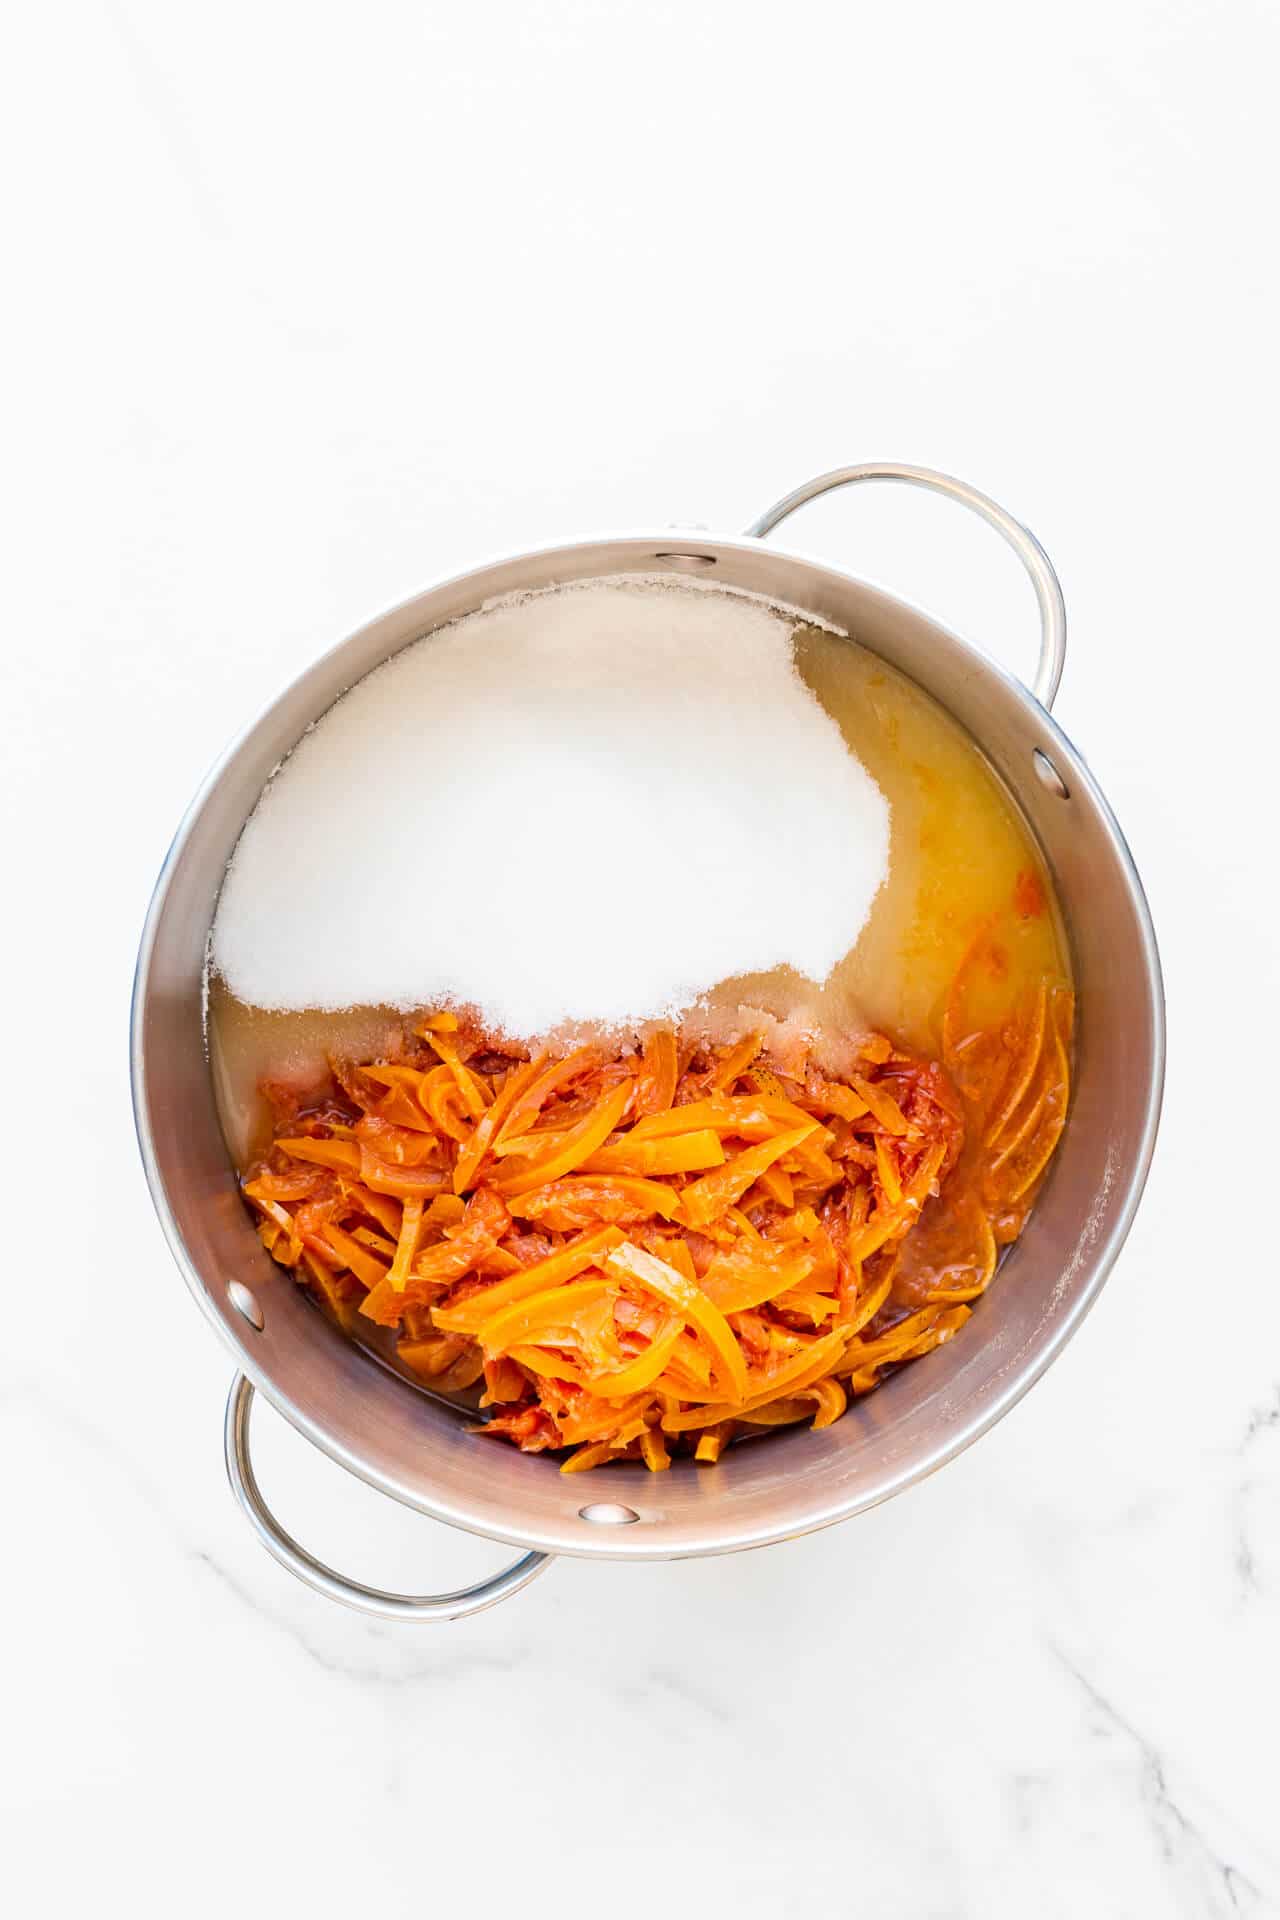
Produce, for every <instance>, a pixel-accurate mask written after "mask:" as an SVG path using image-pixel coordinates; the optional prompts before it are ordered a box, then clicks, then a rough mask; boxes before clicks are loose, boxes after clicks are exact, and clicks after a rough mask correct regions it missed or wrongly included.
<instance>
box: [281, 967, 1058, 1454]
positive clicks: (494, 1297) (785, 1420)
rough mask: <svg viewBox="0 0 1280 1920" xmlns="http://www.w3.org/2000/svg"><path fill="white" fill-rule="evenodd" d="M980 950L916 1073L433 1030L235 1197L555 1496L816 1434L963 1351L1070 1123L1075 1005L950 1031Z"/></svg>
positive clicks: (306, 1129) (286, 1115)
mask: <svg viewBox="0 0 1280 1920" xmlns="http://www.w3.org/2000/svg"><path fill="white" fill-rule="evenodd" d="M990 937H991V934H990V930H989V929H979V931H978V934H977V935H976V936H975V941H974V945H973V947H972V948H971V950H970V953H969V955H968V956H966V961H965V966H964V968H962V970H961V975H960V977H959V978H958V980H957V983H956V986H955V988H954V989H953V991H952V995H951V997H950V999H949V1001H948V1004H947V1007H946V1009H945V1014H944V1019H943V1059H942V1061H941V1062H934V1061H930V1060H927V1059H923V1058H921V1057H920V1056H918V1055H915V1054H912V1053H910V1052H908V1051H907V1050H905V1049H902V1048H899V1047H895V1046H894V1045H893V1043H892V1042H891V1041H890V1040H889V1039H887V1038H886V1037H885V1036H883V1035H873V1036H870V1037H869V1038H868V1039H867V1040H866V1041H865V1042H864V1043H863V1045H862V1047H861V1050H860V1054H859V1057H858V1059H857V1061H856V1070H854V1071H852V1072H850V1073H849V1074H848V1076H847V1077H846V1078H843V1079H833V1078H831V1077H830V1076H829V1075H826V1074H822V1073H819V1072H817V1071H816V1070H815V1069H813V1068H812V1067H811V1066H808V1067H805V1066H803V1065H802V1066H801V1067H800V1069H799V1073H800V1076H801V1077H797V1066H796V1062H795V1059H794V1057H791V1058H789V1059H788V1062H787V1071H785V1072H784V1071H783V1070H782V1068H781V1067H780V1066H778V1065H776V1064H775V1063H773V1062H771V1061H770V1060H769V1059H768V1057H767V1056H766V1055H765V1054H764V1052H763V1051H762V1048H761V1045H760V1043H759V1040H758V1037H757V1036H755V1035H751V1036H749V1037H748V1038H747V1039H746V1040H744V1041H742V1042H741V1043H739V1044H737V1045H735V1046H733V1047H722V1048H715V1047H710V1046H707V1045H705V1044H702V1045H698V1044H695V1043H692V1042H690V1041H688V1040H686V1039H684V1038H683V1037H682V1036H681V1035H680V1034H679V1033H677V1032H675V1031H672V1030H670V1029H664V1030H660V1031H658V1032H656V1033H652V1034H650V1035H649V1037H648V1038H647V1039H646V1041H645V1042H644V1045H643V1047H642V1049H641V1050H640V1052H639V1053H638V1054H614V1055H612V1056H610V1055H609V1054H608V1053H607V1051H606V1050H605V1049H603V1048H601V1047H599V1046H592V1047H581V1048H579V1049H577V1051H576V1052H574V1053H571V1054H568V1055H566V1056H564V1057H563V1058H560V1059H553V1058H552V1057H551V1056H550V1054H549V1053H548V1052H545V1051H544V1052H542V1053H539V1054H536V1055H535V1056H534V1057H532V1058H525V1057H523V1056H520V1055H518V1054H515V1053H512V1052H511V1051H510V1050H504V1048H503V1047H502V1046H501V1045H500V1044H498V1043H496V1042H494V1041H493V1040H492V1039H491V1038H488V1037H486V1036H484V1035H482V1034H480V1033H478V1032H476V1031H474V1030H472V1029H470V1028H469V1027H468V1026H467V1025H466V1023H465V1022H464V1021H459V1020H457V1019H455V1018H454V1017H453V1016H447V1017H446V1016H445V1015H443V1014H442V1015H433V1016H430V1017H428V1018H427V1019H425V1020H423V1021H420V1022H419V1023H418V1025H417V1027H416V1029H414V1033H416V1035H417V1039H416V1040H415V1038H414V1037H413V1034H411V1033H407V1034H406V1037H405V1041H404V1044H403V1046H402V1047H401V1049H400V1051H399V1052H398V1053H397V1054H396V1057H395V1059H394V1060H392V1061H375V1062H372V1063H369V1064H368V1065H366V1066H363V1067H359V1068H357V1067H352V1068H350V1069H341V1070H339V1069H335V1071H336V1072H337V1075H338V1084H337V1086H336V1088H335V1091H334V1092H333V1094H332V1095H331V1096H328V1097H325V1098H324V1099H322V1100H320V1102H319V1103H318V1104H317V1105H314V1106H312V1107H311V1108H309V1109H307V1110H305V1111H304V1110H298V1111H294V1112H287V1111H286V1112H283V1113H281V1114H280V1116H279V1118H278V1123H277V1127H276V1137H275V1139H274V1142H273V1145H272V1147H271V1150H270V1152H269V1154H268V1155H267V1157H266V1159H265V1160H263V1161H261V1162H259V1163H258V1164H257V1165H255V1166H254V1167H252V1168H250V1169H249V1171H248V1173H247V1174H246V1177H245V1180H244V1183H243V1191H244V1194H245V1198H246V1200H247V1201H248V1202H249V1203H250V1204H251V1206H252V1207H253V1208H254V1210H255V1212H256V1214H257V1215H258V1216H259V1221H260V1224H259V1234H260V1237H261V1238H262V1240H263V1244H264V1246H265V1247H266V1249H267V1251H268V1252H269V1253H270V1255H271V1257H272V1258H273V1259H274V1260H275V1261H277V1262H278V1263H279V1264H280V1265H283V1266H285V1267H287V1268H289V1269H290V1270H291V1271H292V1272H293V1273H294V1275H295V1276H296V1278H297V1279H298V1281H299V1282H300V1283H301V1284H303V1285H305V1286H307V1287H308V1288H309V1289H310V1290H311V1291H312V1293H313V1294H314V1295H315V1296H316V1298H317V1300H318V1301H319V1302H320V1303H321V1304H322V1305H323V1306H324V1307H325V1309H326V1310H327V1311H328V1312H330V1313H331V1314H332V1315H333V1317H334V1318H335V1319H336V1320H337V1321H338V1322H339V1323H340V1324H341V1325H342V1326H343V1327H344V1328H345V1329H346V1330H347V1331H348V1332H350V1331H352V1330H353V1329H354V1328H355V1327H357V1326H358V1325H360V1324H364V1325H365V1326H368V1324H369V1323H370V1322H373V1323H375V1324H376V1325H378V1326H381V1327H384V1328H386V1329H388V1330H389V1331H390V1335H391V1337H392V1338H393V1339H394V1340H395V1341H396V1343H397V1344H396V1353H397V1356H398V1358H399V1361H400V1363H401V1364H402V1365H403V1367H404V1368H405V1369H406V1370H407V1371H408V1372H409V1373H410V1374H411V1375H412V1376H413V1377H414V1378H416V1379H418V1380H420V1381H422V1383H423V1384H424V1385H427V1386H429V1387H430V1388H431V1389H432V1390H433V1391H436V1392H444V1393H459V1392H466V1391H469V1390H471V1389H472V1388H473V1387H474V1388H476V1389H477V1390H478V1391H479V1398H480V1405H481V1407H482V1408H484V1409H486V1410H487V1411H488V1414H489V1418H488V1420H487V1422H486V1424H485V1425H484V1426H483V1427H482V1428H481V1429H479V1430H480V1431H482V1432H484V1433H487V1434H490V1435H492V1436H495V1437H500V1438H505V1439H508V1440H510V1441H512V1442H513V1443H514V1444H516V1445H517V1446H520V1447H522V1448H524V1449H526V1450H528V1451H541V1450H544V1449H546V1448H552V1449H575V1451H573V1452H571V1453H569V1454H568V1456H567V1457H566V1458H565V1460H564V1463H563V1470H564V1471H565V1472H581V1471H584V1470H586V1469H588V1468H591V1467H594V1466H597V1465H600V1464H603V1463H605V1462H607V1461H621V1460H635V1461H640V1462H643V1463H644V1464H645V1465H646V1466H647V1467H649V1469H650V1470H652V1471H663V1470H665V1469H666V1468H667V1467H668V1466H669V1465H670V1463H671V1459H672V1455H673V1454H675V1455H683V1456H685V1457H686V1458H691V1459H693V1460H695V1461H697V1462H701V1463H703V1464H706V1465H710V1464H713V1463H714V1462H715V1461H716V1460H718V1459H719V1458H721V1456H722V1454H723V1450H724V1448H725V1447H726V1446H728V1445H729V1444H730V1443H731V1442H732V1441H733V1440H734V1439H735V1438H738V1437H741V1436H746V1435H749V1434H751V1433H759V1432H763V1431H766V1430H768V1429H770V1428H772V1427H775V1426H777V1427H780V1426H785V1425H788V1424H792V1423H794V1422H796V1421H800V1420H809V1421H811V1422H812V1424H813V1425H815V1426H826V1425H829V1424H831V1423H832V1422H834V1421H836V1420H838V1419H840V1418H841V1416H842V1415H843V1413H844V1411H845V1408H846V1406H847V1404H848V1402H849V1401H850V1399H852V1398H856V1397H857V1396H859V1395H861V1394H863V1393H866V1392H868V1391H870V1389H871V1388H873V1387H874V1386H875V1385H877V1384H878V1382H879V1381H880V1380H881V1379H882V1378H883V1377H884V1374H885V1372H886V1370H888V1369H892V1368H895V1367H898V1366H901V1365H902V1364H904V1363H905V1362H907V1361H910V1360H912V1359H914V1358H918V1357H919V1356H920V1355H922V1354H924V1353H927V1352H929V1351H931V1350H932V1349H933V1348H934V1347H936V1346H939V1345H941V1344H942V1343H943V1342H944V1341H946V1340H948V1339H950V1338H951V1337H952V1336H953V1335H954V1333H955V1332H957V1331H958V1329H959V1328H960V1327H961V1326H962V1325H963V1324H964V1322H965V1320H966V1319H967V1318H968V1316H969V1313H970V1311H971V1309H972V1305H973V1303H974V1302H975V1301H976V1300H977V1299H978V1298H980V1296H981V1294H982V1293H983V1292H984V1291H985V1289H986V1288H987V1287H988V1286H989V1285H990V1283H991V1281H992V1279H993V1278H994V1275H995V1272H996V1269H997V1265H998V1261H999V1256H1000V1248H1001V1247H1002V1246H1004V1245H1007V1244H1008V1242H1009V1241H1010V1240H1011V1239H1013V1238H1014V1237H1016V1234H1017V1233H1018V1232H1019V1231H1020V1229H1021V1226H1022V1224H1023V1222H1024V1221H1025V1218H1026V1215H1027V1212H1028V1211H1029V1209H1030V1206H1031V1204H1032V1201H1033V1200H1034V1197H1035V1194H1036V1192H1037V1190H1038V1187H1039V1185H1040V1182H1041V1180H1042V1179H1043V1177H1044V1174H1045V1171H1046V1169H1047V1166H1048V1164H1049V1161H1050V1159H1051V1157H1052V1154H1053V1151H1054V1148H1055V1146H1056V1144H1057V1141H1058V1139H1059V1137H1060V1135H1061V1132H1062V1128H1063V1126H1064V1125H1065V1121H1066V1114H1067V1102H1068V1096H1069V1088H1070V1069H1069V1061H1070V1048H1071V1034H1072V1019H1073V1000H1072V996H1071V993H1070V991H1069V989H1068V988H1067V987H1066V985H1065V984H1064V983H1061V982H1059V981H1056V980H1046V981H1042V982H1038V983H1037V984H1036V986H1035V988H1034V990H1033V991H1031V992H1029V993H1028V994H1027V996H1026V997H1025V999H1024V1000H1023V1001H1021V1002H1019V1003H1018V1004H1017V1005H1016V1006H1015V1007H1014V1008H1013V1009H1012V1010H1011V1012H1010V1013H1009V1014H1008V1016H1007V1018H1006V1019H1005V1020H1004V1021H1003V1022H1002V1023H1001V1024H1000V1025H999V1026H998V1027H994V1028H986V1029H982V1028H978V1027H975V1026H974V1025H973V1024H972V1022H971V1021H970V1020H969V1019H968V1018H967V1013H966V998H967V989H966V975H967V972H968V971H969V970H971V969H973V968H975V967H977V966H978V965H980V963H981V958H982V942H983V940H984V939H989V938H990ZM472 1404H473V1405H474V1404H475V1402H474V1400H473V1401H472Z"/></svg>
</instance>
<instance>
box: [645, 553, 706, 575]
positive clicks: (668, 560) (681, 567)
mask: <svg viewBox="0 0 1280 1920" xmlns="http://www.w3.org/2000/svg"><path fill="white" fill-rule="evenodd" d="M653 557H654V559H655V560H661V562H662V564H663V566H665V567H672V568H674V569H675V571H676V572H677V573H705V572H706V571H707V569H708V568H709V567H714V566H715V564H716V556H715V554H714V553H655V554H654V556H653Z"/></svg>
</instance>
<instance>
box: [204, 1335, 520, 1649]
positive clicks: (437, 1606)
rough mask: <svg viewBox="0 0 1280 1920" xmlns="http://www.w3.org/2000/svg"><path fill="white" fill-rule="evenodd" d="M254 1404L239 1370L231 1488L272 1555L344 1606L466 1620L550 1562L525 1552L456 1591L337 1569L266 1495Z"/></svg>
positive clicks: (234, 1385)
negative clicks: (408, 1586) (252, 1437)
mask: <svg viewBox="0 0 1280 1920" xmlns="http://www.w3.org/2000/svg"><path fill="white" fill-rule="evenodd" d="M252 1405H253V1384H252V1382H251V1381H249V1380H246V1378H245V1376H244V1375H243V1374H242V1373H238V1374H237V1375H236V1377H235V1379H234V1380H233V1381H232V1382H231V1392H230V1394H229V1395H228V1398H227V1419H226V1426H225V1430H224V1431H225V1440H226V1452H227V1476H228V1478H229V1479H230V1481H231V1490H232V1492H233V1493H234V1494H235V1496H236V1499H237V1500H238V1501H239V1502H240V1505H241V1506H242V1507H243V1508H244V1510H245V1512H246V1514H247V1515H248V1516H249V1523H250V1525H251V1526H252V1528H253V1530H254V1532H255V1533H256V1534H257V1536H258V1538H259V1540H261V1542H262V1544H263V1546H264V1547H265V1548H266V1550H267V1552H268V1553H269V1554H270V1555H271V1557H272V1559H273V1560H278V1561H279V1562H280V1565H281V1566H282V1567H287V1568H288V1570H289V1572H290V1573H292V1574H295V1575H296V1576H297V1578H298V1579H299V1580H302V1581H304V1582H305V1583H306V1585H307V1586H309V1587H314V1588H315V1591H316V1592H317V1593H323V1594H324V1595H325V1596H326V1597H327V1598H328V1599H330V1600H339V1601H341V1603H342V1605H343V1606H344V1607H355V1608H356V1609H357V1610H358V1611H359V1612H361V1613H372V1614H376V1615H377V1617H378V1618H379V1619H380V1620H462V1619H464V1618H465V1617H466V1615H467V1614H469V1613H483V1612H484V1610H485V1608H486V1607H496V1606H497V1604H498V1602H499V1600H509V1599H510V1597H511V1595H512V1594H513V1593H519V1591H520V1589H521V1588H522V1587H527V1586H528V1584H529V1582H530V1581H531V1580H536V1579H537V1577H538V1575H539V1574H540V1573H542V1572H543V1571H544V1569H545V1568H546V1567H548V1566H549V1565H550V1563H551V1559H552V1555H551V1554H549V1553H526V1554H524V1555H522V1557H521V1558H520V1559H519V1560H517V1561H515V1562H514V1563H513V1564H512V1565H511V1566H509V1567H504V1568H503V1570H502V1572H501V1573H495V1574H493V1575H492V1576H491V1577H490V1578H489V1579H488V1580H481V1581H480V1582H479V1583H478V1584H477V1585H476V1586H474V1587H462V1588H460V1589H459V1591H458V1592H457V1593H424V1594H405V1593H386V1592H384V1591H383V1589H382V1588H381V1587H366V1586H364V1585H362V1584H361V1582H360V1581H359V1580H349V1579H348V1578H347V1577H346V1575H345V1574H341V1573H335V1572H334V1570H333V1568H332V1567H326V1566H325V1564H324V1562H323V1560H316V1559H314V1558H313V1557H312V1555H311V1554H309V1553H308V1552H307V1550H306V1548H305V1547H300V1546H299V1545H298V1542H297V1541H296V1540H295V1539H294V1538H293V1537H292V1535H291V1534H288V1533H286V1532H285V1530H284V1528H283V1527H282V1526H281V1525H280V1522H279V1521H278V1520H277V1519H276V1517H275V1515H274V1514H273V1513H272V1511H271V1509H270V1507H268V1505H267V1503H266V1501H265V1500H264V1499H263V1497H262V1492H261V1489H260V1488H259V1486H258V1482H257V1480H256V1478H255V1477H254V1471H253V1462H252V1461H251V1460H250V1458H249V1409H250V1407H251V1406H252Z"/></svg>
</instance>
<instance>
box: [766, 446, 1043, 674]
mask: <svg viewBox="0 0 1280 1920" xmlns="http://www.w3.org/2000/svg"><path fill="white" fill-rule="evenodd" d="M859 480H898V481H902V482H904V483H905V484H906V485H907V486H909V487H927V488H928V489H929V491H930V492H931V493H942V494H946V495H947V497H948V498H949V499H952V500H958V501H959V502H960V504H961V506H964V507H969V508H970V509H971V510H972V511H973V512H974V513H977V514H980V515H981V516H982V518H983V519H984V520H985V521H986V522H987V523H988V525H990V526H993V527H994V528H995V530H996V532H997V533H999V534H1002V535H1003V536H1004V538H1005V539H1006V540H1007V541H1008V542H1009V545H1010V546H1011V547H1012V548H1013V550H1014V552H1015V553H1016V554H1017V556H1018V558H1019V560H1021V562H1022V564H1023V566H1024V567H1025V568H1026V570H1027V572H1028V574H1029V575H1030V576H1031V584H1032V586H1033V587H1034V588H1035V590H1036V599H1037V601H1038V602H1039V604H1040V658H1039V661H1038V662H1037V664H1036V675H1035V679H1034V680H1033V681H1032V683H1031V692H1032V694H1033V695H1034V696H1035V698H1036V699H1037V700H1038V701H1039V702H1040V705H1041V706H1042V707H1044V708H1045V709H1046V710H1048V709H1049V708H1051V707H1052V706H1053V702H1054V696H1055V695H1056V693H1057V691H1058V682H1059V681H1060V680H1061V678H1062V667H1063V662H1064V661H1065V659H1066V656H1067V608H1066V603H1065V601H1064V600H1063V598H1062V587H1061V585H1060V584H1059V581H1058V576H1057V574H1056V573H1055V572H1054V570H1053V565H1052V562H1051V561H1050V559H1049V556H1048V554H1047V553H1046V552H1045V550H1044V548H1043V547H1042V546H1041V545H1040V542H1039V541H1038V540H1037V539H1036V537H1035V535H1034V534H1033V533H1031V532H1029V531H1028V529H1027V528H1026V527H1024V526H1023V525H1022V523H1021V522H1020V521H1018V520H1015V519H1014V517H1013V515H1012V514H1010V513H1006V512H1005V510H1004V508H1003V507H1001V506H997V504H996V502H995V501H994V500H990V499H988V497H987V495H986V494H985V493H979V491H978V489H977V488H976V487H971V486H969V485H967V483H966V482H965V481H963V480H955V479H953V478H952V476H951V475H950V474H949V473H936V472H935V471H934V470H933V468H932V467H905V466H899V465H897V464H896V463H894V462H891V461H888V460H876V461H871V462H869V463H868V464H867V465H866V466H861V467H837V468H836V469H835V471H834V472H833V473H823V474H820V475H819V476H818V478H817V479H816V480H809V481H807V482H806V483H805V485H804V486H802V487H797V488H796V489H795V491H794V492H793V493H789V494H787V495H786V497H785V498H784V499H782V500H779V501H777V502H776V504H775V505H773V506H772V507H770V508H769V510H768V512H767V513H762V514H761V516H760V518H759V519H758V520H756V521H754V522H753V523H752V525H751V526H749V527H748V528H747V534H748V536H749V537H751V538H753V539H756V540H763V539H764V537H765V535H766V534H767V533H771V532H772V531H773V529H774V527H776V526H778V525H779V524H780V523H781V522H782V521H783V520H785V519H786V518H787V515H788V514H791V513H794V512H795V510H796V508H797V507H802V506H804V505H805V503H806V501H809V500H816V499H817V498H818V495H819V494H820V493H831V492H832V491H833V490H834V489H835V488H836V487H851V486H854V485H855V484H856V483H857V482H858V481H859Z"/></svg>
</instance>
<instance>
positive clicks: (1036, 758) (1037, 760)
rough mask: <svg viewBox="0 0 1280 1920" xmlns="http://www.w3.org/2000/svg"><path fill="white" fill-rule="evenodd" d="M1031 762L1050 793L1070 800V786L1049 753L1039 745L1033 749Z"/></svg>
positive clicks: (1042, 783) (1037, 776) (1037, 775)
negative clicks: (1042, 750)
mask: <svg viewBox="0 0 1280 1920" xmlns="http://www.w3.org/2000/svg"><path fill="white" fill-rule="evenodd" d="M1031 764H1032V766H1033V767H1034V768H1035V770H1036V779H1037V780H1038V781H1039V782H1040V785H1041V786H1042V787H1047V788H1048V790H1049V792H1050V793H1054V794H1056V795H1057V796H1058V798H1059V800H1069V799H1070V798H1071V789H1070V787H1069V786H1068V785H1067V783H1066V781H1065V780H1064V779H1063V777H1062V775H1061V774H1060V773H1059V772H1058V769H1057V768H1056V767H1055V766H1054V764H1053V762H1052V760H1051V759H1050V758H1049V756H1048V754H1047V753H1041V751H1040V749H1039V747H1033V748H1032V750H1031Z"/></svg>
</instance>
